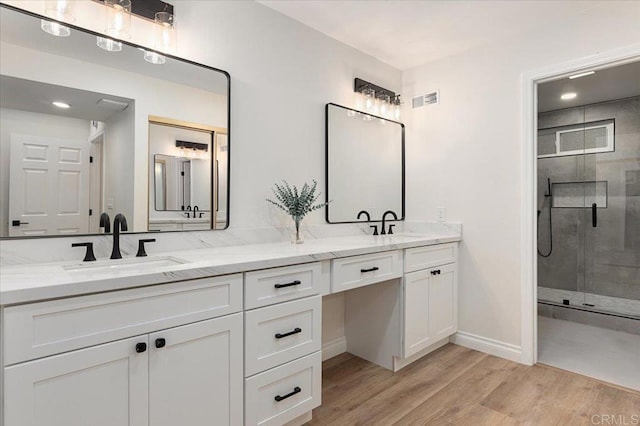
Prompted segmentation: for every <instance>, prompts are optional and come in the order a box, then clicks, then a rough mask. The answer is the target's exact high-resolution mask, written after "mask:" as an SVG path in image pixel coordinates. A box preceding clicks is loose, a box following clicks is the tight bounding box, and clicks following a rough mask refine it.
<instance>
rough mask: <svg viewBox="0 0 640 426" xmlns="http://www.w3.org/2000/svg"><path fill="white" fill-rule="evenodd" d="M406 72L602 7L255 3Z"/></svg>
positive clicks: (328, 0)
mask: <svg viewBox="0 0 640 426" xmlns="http://www.w3.org/2000/svg"><path fill="white" fill-rule="evenodd" d="M258 2H259V3H262V4H263V5H265V6H268V7H270V8H272V9H274V10H277V11H278V12H280V13H282V14H284V15H287V16H289V17H291V18H293V19H295V20H297V21H300V22H302V23H303V24H305V25H308V26H309V27H312V28H314V29H316V30H318V31H320V32H322V33H324V34H327V35H328V36H330V37H332V38H334V39H336V40H338V41H341V42H343V43H345V44H347V45H349V46H352V47H354V48H356V49H358V50H361V51H363V52H365V53H368V54H369V55H371V56H374V57H376V58H378V59H380V60H381V61H383V62H386V63H388V64H390V65H392V66H394V67H396V68H398V69H400V70H406V69H409V68H412V67H415V66H418V65H422V64H425V63H427V62H431V61H435V60H437V59H441V58H444V57H446V56H450V55H454V54H457V53H460V52H463V51H465V50H469V49H472V48H474V47H477V46H480V45H483V44H487V43H490V42H493V41H495V40H499V39H504V38H507V37H511V36H513V35H515V34H518V33H523V32H526V31H529V30H532V29H533V28H536V27H540V26H543V25H545V24H546V23H548V22H551V21H553V20H556V19H561V18H564V17H566V16H569V15H575V14H577V13H580V12H582V11H584V10H586V9H589V8H592V7H597V6H599V5H602V4H606V3H607V1H573V0H572V1H565V0H556V1H480V0H475V1H419V0H414V1H407V0H384V1H382V0H369V1H364V0H355V1H354V0H305V1H296V0H258Z"/></svg>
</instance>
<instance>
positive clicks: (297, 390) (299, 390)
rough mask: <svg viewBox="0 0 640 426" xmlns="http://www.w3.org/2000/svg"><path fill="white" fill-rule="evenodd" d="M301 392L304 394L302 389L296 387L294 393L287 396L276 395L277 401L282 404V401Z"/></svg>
mask: <svg viewBox="0 0 640 426" xmlns="http://www.w3.org/2000/svg"><path fill="white" fill-rule="evenodd" d="M300 392H302V389H300V388H299V387H298V386H296V387H295V388H293V392H289V393H288V394H286V395H285V396H280V395H276V397H275V400H276V401H278V402H280V401H282V400H285V399H287V398H289V397H290V396H293V395H295V394H297V393H300Z"/></svg>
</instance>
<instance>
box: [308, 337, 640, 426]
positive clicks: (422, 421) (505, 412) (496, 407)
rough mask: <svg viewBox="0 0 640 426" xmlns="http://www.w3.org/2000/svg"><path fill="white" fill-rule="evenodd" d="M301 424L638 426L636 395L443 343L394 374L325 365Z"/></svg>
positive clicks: (355, 365) (366, 366)
mask: <svg viewBox="0 0 640 426" xmlns="http://www.w3.org/2000/svg"><path fill="white" fill-rule="evenodd" d="M638 368H640V366H639V367H638ZM603 415H604V416H607V415H608V416H618V417H616V418H615V419H613V418H612V417H611V418H609V417H599V416H603ZM607 419H611V420H607ZM616 419H617V421H618V423H611V422H610V423H606V422H605V421H604V420H607V421H614V420H616ZM623 420H625V421H626V423H622V421H623ZM634 422H635V423H634ZM307 424H308V425H367V426H370V425H381V426H388V425H441V424H453V425H492V426H493V425H563V426H564V425H594V424H597V425H603V424H629V425H634V424H635V425H640V393H639V392H635V391H632V390H627V389H624V388H620V387H616V386H613V385H608V384H606V383H603V382H600V381H598V380H595V379H590V378H587V377H584V376H580V375H577V374H574V373H570V372H567V371H562V370H559V369H556V368H553V367H547V366H543V365H536V366H533V367H528V366H525V365H521V364H517V363H514V362H511V361H507V360H504V359H501V358H497V357H494V356H491V355H487V354H484V353H481V352H477V351H474V350H471V349H467V348H464V347H462V346H457V345H453V344H448V345H446V346H444V347H442V348H440V349H438V350H437V351H435V352H433V353H431V354H429V355H427V356H425V357H424V358H422V359H420V360H418V361H416V362H414V363H413V364H411V365H409V366H407V367H405V368H404V369H402V370H400V371H399V372H397V373H392V372H391V371H388V370H385V369H383V368H381V367H378V366H377V365H375V364H372V363H370V362H367V361H365V360H363V359H360V358H357V357H355V356H353V355H350V354H342V355H339V356H337V357H335V358H332V359H330V360H327V361H325V362H324V364H323V376H322V405H321V406H320V407H319V408H317V409H315V410H313V420H312V421H311V422H309V423H307Z"/></svg>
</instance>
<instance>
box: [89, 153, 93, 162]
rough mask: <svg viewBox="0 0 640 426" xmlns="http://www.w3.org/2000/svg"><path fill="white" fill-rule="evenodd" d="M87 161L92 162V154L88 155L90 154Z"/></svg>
mask: <svg viewBox="0 0 640 426" xmlns="http://www.w3.org/2000/svg"><path fill="white" fill-rule="evenodd" d="M89 162H90V163H93V155H90V156H89Z"/></svg>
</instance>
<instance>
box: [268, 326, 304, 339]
mask: <svg viewBox="0 0 640 426" xmlns="http://www.w3.org/2000/svg"><path fill="white" fill-rule="evenodd" d="M298 333H302V329H301V328H298V327H296V328H294V329H293V331H290V332H288V333H276V336H275V337H276V339H282V338H283V337H287V336H291V335H292V334H298Z"/></svg>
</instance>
